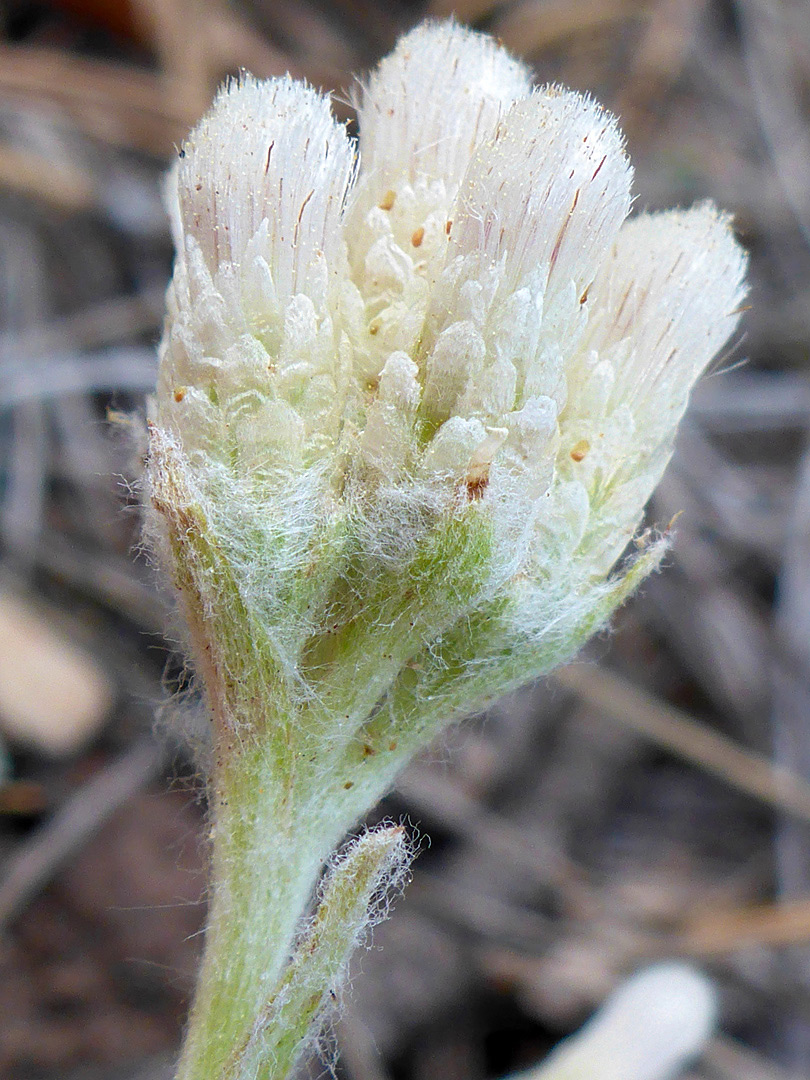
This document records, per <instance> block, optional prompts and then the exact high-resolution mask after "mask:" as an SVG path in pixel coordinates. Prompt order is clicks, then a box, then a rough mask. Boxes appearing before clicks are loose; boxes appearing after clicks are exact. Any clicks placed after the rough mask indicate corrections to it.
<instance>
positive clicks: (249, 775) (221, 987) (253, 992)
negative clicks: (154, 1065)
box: [178, 760, 331, 1080]
mask: <svg viewBox="0 0 810 1080" xmlns="http://www.w3.org/2000/svg"><path fill="white" fill-rule="evenodd" d="M255 764H256V763H255V762H252V763H248V767H245V762H244V760H243V761H241V762H238V763H237V764H236V766H235V767H234V763H233V762H229V768H228V775H227V777H225V778H224V779H223V778H220V779H219V780H218V782H217V783H216V789H217V790H216V795H215V802H216V806H215V809H214V824H213V853H212V871H211V881H212V886H211V887H212V894H211V899H210V913H209V923H208V928H207V931H206V941H205V953H204V956H203V961H202V968H201V971H200V977H199V981H198V984H197V991H196V995H195V999H194V1004H193V1006H192V1010H191V1016H190V1021H189V1027H188V1032H187V1036H186V1042H185V1046H184V1049H183V1054H182V1058H181V1062H180V1068H179V1071H178V1080H214V1078H216V1077H219V1076H220V1075H221V1074H222V1072H223V1069H224V1066H225V1063H226V1061H227V1060H228V1058H229V1056H230V1055H231V1053H232V1051H233V1049H234V1047H235V1046H236V1045H238V1044H239V1043H240V1042H242V1041H243V1040H244V1039H245V1037H246V1035H248V1034H249V1032H250V1030H251V1028H252V1026H253V1023H254V1021H255V1018H256V1016H257V1015H258V1014H259V1012H260V1011H261V1009H262V1007H263V1005H264V1003H265V1002H266V1000H267V999H268V997H269V996H271V995H272V993H273V992H274V990H275V989H276V988H277V986H278V984H279V982H280V980H281V978H282V973H283V970H284V967H285V964H286V962H287V960H288V958H289V956H290V954H291V953H292V951H293V944H294V940H295V936H296V931H297V929H298V926H299V924H300V921H301V920H302V918H303V917H304V915H305V914H306V911H307V907H308V904H309V901H310V898H311V896H312V893H313V891H314V888H315V885H316V883H317V880H318V875H319V873H320V871H321V867H322V865H323V861H324V858H325V857H326V855H327V854H328V850H329V840H328V839H327V840H325V841H324V840H322V839H319V838H318V837H317V836H316V835H313V832H312V830H311V829H310V828H308V825H309V824H310V823H308V822H307V821H306V820H304V819H300V818H297V815H296V814H295V811H294V809H293V807H292V805H290V804H288V805H287V806H285V805H284V803H283V800H279V798H278V793H277V791H276V790H274V786H273V779H272V778H271V777H268V778H266V779H268V780H269V781H270V784H269V786H265V785H264V784H261V783H260V784H256V783H255V780H256V779H257V777H256V773H257V772H259V773H260V772H261V770H260V769H258V770H257V769H256V768H255ZM250 765H253V766H254V767H250ZM240 766H241V767H240ZM330 839H331V838H330ZM268 1075H273V1074H268ZM277 1075H278V1076H279V1078H281V1077H283V1076H284V1075H286V1074H285V1073H278V1074H277Z"/></svg>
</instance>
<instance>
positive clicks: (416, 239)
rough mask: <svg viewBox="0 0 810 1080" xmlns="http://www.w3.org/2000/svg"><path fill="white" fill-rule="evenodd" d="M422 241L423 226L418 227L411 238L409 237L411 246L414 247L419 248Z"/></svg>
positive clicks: (423, 235)
mask: <svg viewBox="0 0 810 1080" xmlns="http://www.w3.org/2000/svg"><path fill="white" fill-rule="evenodd" d="M424 239H425V229H424V226H422V225H420V226H419V228H418V229H417V230H416V231H415V232H414V234H413V236H412V237H411V243H412V244H413V246H414V247H419V246H420V245H421V243H422V241H423V240H424Z"/></svg>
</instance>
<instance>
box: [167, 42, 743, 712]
mask: <svg viewBox="0 0 810 1080" xmlns="http://www.w3.org/2000/svg"><path fill="white" fill-rule="evenodd" d="M358 114H359V126H360V137H359V146H358V147H355V144H354V143H353V142H352V140H351V139H350V138H349V136H348V135H347V133H346V131H345V129H344V128H343V127H342V126H341V125H339V124H338V123H337V122H336V121H335V120H334V118H333V116H332V114H331V111H330V107H329V103H328V101H327V99H326V98H324V97H323V96H321V95H319V94H318V93H316V92H315V91H314V90H312V89H310V88H308V87H306V86H304V85H302V84H300V83H297V82H294V81H292V80H291V79H289V78H286V79H279V80H272V81H269V82H257V81H254V80H253V79H251V78H249V77H246V78H243V79H241V80H240V81H238V82H234V83H232V84H230V85H229V86H227V87H226V88H224V89H223V90H222V91H221V92H220V94H219V96H218V98H217V100H216V102H215V103H214V106H213V108H212V110H211V112H210V113H209V114H208V116H207V117H206V118H205V119H204V120H203V121H202V123H201V124H200V125H199V127H198V128H197V129H196V130H195V131H194V133H193V134H192V135H191V136H190V138H189V140H188V142H187V143H186V144H185V146H184V149H183V153H182V157H181V160H180V162H179V165H178V167H177V169H176V171H175V174H174V178H173V190H174V191H175V192H176V196H175V195H173V196H172V204H173V211H174V223H175V230H176V242H177V250H178V258H177V265H176V269H175V275H174V281H173V284H172V288H171V290H170V294H169V318H168V323H167V331H166V336H165V340H164V344H163V349H162V356H161V369H160V384H159V389H158V398H157V410H156V414H155V417H154V424H155V428H154V431H153V441H154V442H155V444H156V446H157V448H158V450H157V453H156V457H157V458H158V459H160V457H161V454H163V455H165V453H166V452H168V451H167V449H166V448H167V447H170V448H173V450H174V451H176V454H177V455H178V460H180V459H182V461H183V463H184V465H185V468H186V469H187V471H188V472H189V473H190V475H191V476H192V477H193V479H192V480H190V481H189V484H190V486H192V487H193V488H194V489H195V501H196V502H197V503H198V504H199V505H201V506H204V507H206V510H207V517H208V519H209V520H210V522H211V524H212V528H215V531H216V532H217V533H218V534H219V535H220V536H221V538H222V541H223V543H224V544H225V546H226V547H228V548H230V549H231V550H230V551H229V557H230V560H231V562H232V563H235V564H238V578H239V581H238V590H239V592H240V594H241V595H242V597H243V599H244V600H245V602H246V603H247V604H248V606H249V607H251V608H253V609H255V610H256V611H257V612H258V614H259V617H260V619H261V621H262V623H263V626H264V628H265V631H266V634H267V635H269V636H270V637H271V638H272V639H273V650H274V651H275V654H276V655H275V657H274V662H275V665H276V666H277V668H278V674H279V675H280V677H281V678H283V679H285V680H287V681H288V682H289V683H290V685H292V684H293V683H295V684H297V688H298V691H300V693H301V694H303V695H304V696H306V695H307V694H308V693H312V692H316V691H314V690H313V687H314V686H315V684H317V682H318V679H319V677H320V676H321V675H322V674H323V673H324V670H325V668H326V667H328V666H329V665H330V664H331V662H332V660H333V659H334V657H335V655H336V653H337V652H340V651H341V649H340V645H341V644H346V645H348V643H347V642H345V641H343V640H342V639H345V638H346V637H347V635H348V636H354V637H357V636H358V624H359V623H362V622H364V621H365V622H367V623H368V624H369V625H371V623H372V622H376V631H379V644H380V646H381V647H380V648H378V649H377V650H376V652H377V654H378V655H377V656H376V657H375V662H379V666H380V667H385V668H386V672H387V675H386V677H384V678H383V679H382V680H378V681H377V683H376V686H375V690H376V691H378V694H377V697H378V698H379V697H380V696H381V695H382V693H383V691H385V692H386V693H387V692H389V691H390V690H392V689H393V688H394V683H395V682H396V679H397V676H398V675H400V673H401V671H402V668H403V666H404V665H405V664H408V663H411V664H412V665H416V666H417V668H418V667H419V666H422V665H421V660H422V659H424V660H426V661H427V667H431V668H432V667H435V664H436V657H437V655H438V653H437V650H438V652H439V653H441V652H446V653H447V655H446V656H445V657H444V658H443V659H440V660H439V666H440V667H444V668H448V666H454V667H455V668H456V669H457V670H459V671H460V670H461V668H463V667H464V666H465V664H467V663H474V664H476V666H477V668H479V669H480V667H481V665H482V664H485V666H487V667H488V668H489V669H491V670H488V671H487V672H486V673H484V672H481V671H480V670H479V671H477V672H476V677H475V678H473V677H472V676H473V673H472V672H471V671H470V670H469V669H467V670H466V675H467V676H468V677H469V678H470V679H471V685H470V686H469V688H468V690H464V691H462V693H461V694H460V695H455V694H451V695H450V697H449V699H448V701H447V703H446V704H444V705H442V706H441V708H444V709H445V711H453V710H454V709H458V708H464V707H466V706H467V705H468V704H469V705H472V704H475V703H476V701H477V699H478V698H480V697H483V696H487V695H488V694H490V693H493V692H495V693H496V692H498V691H500V690H501V689H503V688H504V687H506V686H508V685H511V684H513V683H514V682H516V681H520V680H521V679H524V678H526V677H527V676H529V675H530V674H532V673H533V672H534V671H535V670H537V669H538V668H544V667H548V663H547V662H546V661H545V660H543V659H542V657H541V656H540V654H541V653H542V654H543V656H546V655H548V654H549V649H552V651H553V652H554V654H555V655H554V659H559V654H560V651H562V652H565V651H570V648H571V647H572V644H573V643H575V641H576V640H578V638H579V637H581V636H582V635H581V634H578V633H577V627H578V625H580V624H584V625H585V626H586V632H587V631H591V630H592V629H593V628H594V627H595V626H596V625H597V624H598V623H599V622H600V621H602V620H603V619H604V617H605V616H606V614H607V613H608V610H609V608H610V607H612V606H613V604H614V603H615V599H611V598H612V597H613V596H614V594H615V595H616V596H617V597H618V595H620V594H623V593H622V591H621V590H619V592H618V593H616V589H617V583H616V582H609V581H608V578H607V575H608V572H609V571H610V570H611V568H612V567H613V566H614V564H615V563H616V560H617V558H618V557H619V556H620V555H621V553H622V551H623V549H624V548H625V547H626V545H627V543H628V541H629V540H630V539H631V538H632V537H633V535H634V532H635V531H636V529H637V527H638V523H639V519H640V515H641V512H642V509H643V506H644V504H645V502H646V500H647V498H648V497H649V495H650V493H651V491H652V490H653V488H654V486H655V484H656V482H657V480H658V479H659V477H660V475H661V473H662V471H663V469H664V467H665V465H666V463H667V461H668V458H669V456H670V453H671V449H672V441H673V437H674V433H675V428H676V425H677V423H678V420H679V418H680V416H681V414H682V413H683V411H684V408H685V406H686V402H687V396H688V394H689V390H690V388H691V386H692V384H693V383H694V381H695V379H696V377H697V376H698V374H699V373H700V372H701V371H702V370H703V368H704V367H705V366H706V364H707V363H708V362H709V360H710V359H711V358H712V357H713V356H714V355H715V353H716V352H717V350H718V349H719V347H720V346H721V345H722V344H723V343H724V342H725V341H726V339H727V338H728V337H729V335H730V333H731V332H732V330H733V329H734V327H735V325H736V321H737V312H738V309H739V307H740V301H741V297H742V280H743V274H744V267H745V260H744V257H743V255H742V253H741V251H740V249H739V247H738V245H737V244H736V242H735V240H734V238H733V236H732V233H731V230H730V227H729V222H728V220H727V218H725V217H724V216H723V215H720V214H718V213H717V212H716V211H715V210H714V209H713V208H712V207H711V206H709V205H702V206H698V207H696V208H694V209H692V210H687V211H672V212H667V213H658V214H651V215H646V214H645V215H640V216H638V217H636V218H634V219H632V220H630V221H626V220H625V219H626V218H627V215H628V211H629V208H630V202H631V178H632V171H631V167H630V165H629V162H628V160H627V157H626V155H625V153H624V149H623V144H622V137H621V134H620V132H619V130H618V128H617V126H616V123H615V121H614V120H613V118H612V117H611V116H610V115H609V114H608V113H606V112H605V111H604V110H603V109H602V108H601V107H600V106H598V105H597V104H595V103H594V102H592V101H590V100H588V99H586V98H583V97H581V96H580V95H578V94H575V93H572V92H569V91H565V90H562V89H559V88H557V87H546V88H543V89H532V87H531V85H530V80H529V76H528V73H527V71H526V70H525V69H524V67H523V66H522V65H521V64H520V63H518V62H517V61H515V60H514V59H512V58H511V57H510V56H509V55H508V54H507V53H506V52H505V51H504V50H503V49H501V48H499V47H498V46H497V45H496V44H495V43H494V42H493V41H492V40H490V39H488V38H485V37H481V36H478V35H475V34H473V33H471V32H469V31H466V30H464V29H462V28H461V27H459V26H456V25H452V24H443V25H428V26H424V27H421V28H419V29H417V30H415V31H413V32H412V33H411V34H409V35H408V36H406V37H405V38H404V39H403V40H402V41H401V42H400V44H399V46H398V47H397V49H396V51H395V52H394V53H393V54H392V55H391V56H390V57H388V58H387V59H386V60H384V61H383V63H382V64H381V65H380V67H379V68H378V70H377V71H376V72H375V73H374V74H373V75H372V76H371V78H370V80H369V82H368V85H367V86H365V87H364V88H363V90H362V92H361V94H360V100H359V102H358ZM158 444H160V445H162V446H163V448H164V449H163V451H160V447H159V445H158ZM157 487H158V488H159V487H160V483H159V482H158V484H157ZM313 560H314V561H317V562H318V563H319V567H318V568H316V569H315V570H313ZM313 578H315V581H314V582H313V580H312V579H313ZM358 582H362V588H360V587H359V586H358ZM409 589H410V594H409ZM432 589H435V590H438V593H439V595H437V597H436V598H435V599H434V601H431V600H430V598H429V597H426V596H425V595H424V594H425V591H426V590H432ZM380 590H382V592H383V593H385V594H386V595H385V596H380V595H377V596H376V605H377V607H378V608H379V610H376V611H375V610H373V609H374V607H375V594H377V593H379V592H380ZM316 594H317V595H316ZM397 594H398V595H397ZM606 597H607V598H608V599H607V603H606ZM409 598H410V602H409ZM397 600H398V601H399V603H397V602H396V601H397ZM363 609H365V611H364V610H363ZM383 609H384V610H383ZM482 613H483V615H484V616H485V617H483V618H479V619H478V622H479V623H480V629H479V630H478V631H477V632H476V633H472V632H471V631H470V629H469V621H470V619H471V618H474V617H477V616H479V615H481V614H482ZM592 614H595V615H596V617H595V618H591V617H590V616H591V615H592ZM369 620H371V621H369ZM385 620H387V622H388V627H387V628H386V627H385V625H383V624H384V621H385ZM411 624H414V625H413V626H412V625H411ZM496 624H497V625H496ZM465 628H466V629H465ZM376 631H375V632H376ZM461 638H463V639H464V640H460V639H461ZM319 639H320V640H319ZM451 639H452V640H451ZM366 644H367V642H364V645H363V648H365V645H366ZM505 645H508V650H509V652H510V654H511V655H510V657H509V658H508V662H506V663H504V662H503V661H504V656H503V646H505ZM349 647H350V646H349ZM425 650H427V653H426V655H425V656H424V657H421V656H420V654H421V653H423V652H425ZM383 654H384V655H383ZM388 656H390V660H388V661H387V662H386V659H385V657H388ZM355 659H357V660H358V662H360V661H361V659H362V657H361V655H360V654H357V656H356V657H355ZM499 668H500V670H497V669H499ZM412 669H413V668H412ZM435 674H438V673H435ZM434 681H435V679H434ZM472 683H474V684H475V685H472ZM436 689H437V687H432V686H431V687H428V686H427V684H426V685H425V687H424V690H425V692H426V693H427V692H428V691H429V690H436ZM372 704H373V703H372ZM345 705H346V702H343V703H342V705H341V707H343V706H345ZM363 709H364V706H363V705H361V706H360V713H362V712H363ZM344 711H345V708H344ZM360 713H358V717H359V716H360Z"/></svg>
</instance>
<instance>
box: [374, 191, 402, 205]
mask: <svg viewBox="0 0 810 1080" xmlns="http://www.w3.org/2000/svg"><path fill="white" fill-rule="evenodd" d="M396 198H397V193H396V192H395V191H393V190H391V189H390V188H389V190H388V191H386V193H385V194H384V195H383V197H382V198H381V199H380V201H379V202H378V203H377V206H379V208H380V210H390V209H391V208H392V207H393V205H394V203H395V202H396Z"/></svg>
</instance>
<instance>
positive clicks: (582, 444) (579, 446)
mask: <svg viewBox="0 0 810 1080" xmlns="http://www.w3.org/2000/svg"><path fill="white" fill-rule="evenodd" d="M590 448H591V444H590V443H589V442H588V440H587V439H580V440H579V442H578V443H576V445H575V446H573V447H572V448H571V458H572V460H573V461H582V459H583V458H584V457H585V455H586V454H587V453H588V451H589V450H590Z"/></svg>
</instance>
